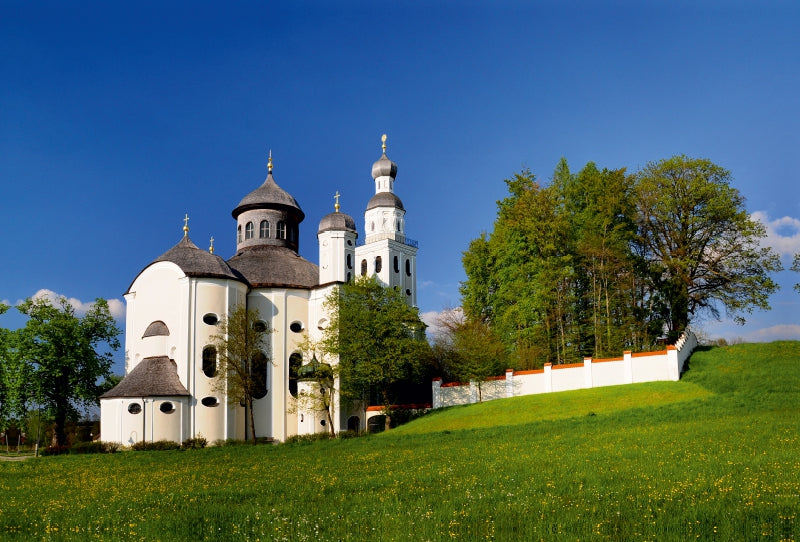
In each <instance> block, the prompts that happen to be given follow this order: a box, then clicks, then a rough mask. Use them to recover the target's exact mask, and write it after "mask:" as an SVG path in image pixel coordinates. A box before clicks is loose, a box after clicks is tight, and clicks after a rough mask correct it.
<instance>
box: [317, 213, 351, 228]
mask: <svg viewBox="0 0 800 542" xmlns="http://www.w3.org/2000/svg"><path fill="white" fill-rule="evenodd" d="M330 230H335V231H342V230H344V231H351V232H353V233H356V221H355V220H353V217H352V216H350V215H346V214H344V213H340V212H338V211H337V212H335V213H331V214H328V215H325V216H323V217H322V220H320V221H319V230H317V233H322V232H324V231H330Z"/></svg>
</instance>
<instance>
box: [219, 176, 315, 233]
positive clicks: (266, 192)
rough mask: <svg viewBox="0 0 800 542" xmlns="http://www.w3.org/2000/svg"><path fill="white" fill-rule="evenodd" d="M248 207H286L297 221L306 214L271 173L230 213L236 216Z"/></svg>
mask: <svg viewBox="0 0 800 542" xmlns="http://www.w3.org/2000/svg"><path fill="white" fill-rule="evenodd" d="M250 209H286V210H288V211H290V212H291V213H293V214H294V215H295V216H296V217H297V222H302V221H303V218H305V216H306V215H305V213H303V210H302V209H300V205H298V204H297V201H296V200H295V199H294V198H293V197H292V196H291V195H290V194H289V193H288V192H287V191H286V190H284V189H283V188H281V187H280V186H278V184H277V183H276V182H275V179H273V178H272V173H270V174H269V175H267V178H266V179H265V180H264V184H262V185H261V186H259V187H258V188H256V189H255V190H253V191H252V192H250V193H249V194H247V195H246V196H245V197H244V198H243V199H242V201H240V202H239V205H237V206H236V209H234V210H233V213H231V214H233V218H237V217H238V216H239V215H240V214H242V213H243V212H245V211H249V210H250Z"/></svg>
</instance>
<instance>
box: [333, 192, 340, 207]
mask: <svg viewBox="0 0 800 542" xmlns="http://www.w3.org/2000/svg"><path fill="white" fill-rule="evenodd" d="M333 197H334V199H335V200H336V204H335V205H334V206H333V208H334V209H336V212H337V213H338V212H339V197H340V196H339V191H338V190H337V191H336V193H335V194H334V195H333Z"/></svg>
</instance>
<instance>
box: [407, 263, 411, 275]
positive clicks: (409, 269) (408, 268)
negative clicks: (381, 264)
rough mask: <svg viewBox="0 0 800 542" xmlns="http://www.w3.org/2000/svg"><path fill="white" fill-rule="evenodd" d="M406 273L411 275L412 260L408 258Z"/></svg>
mask: <svg viewBox="0 0 800 542" xmlns="http://www.w3.org/2000/svg"><path fill="white" fill-rule="evenodd" d="M406 275H408V276H409V277H410V276H411V260H406Z"/></svg>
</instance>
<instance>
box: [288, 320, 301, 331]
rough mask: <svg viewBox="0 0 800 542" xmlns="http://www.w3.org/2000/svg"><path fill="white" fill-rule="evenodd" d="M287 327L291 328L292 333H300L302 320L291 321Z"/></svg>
mask: <svg viewBox="0 0 800 542" xmlns="http://www.w3.org/2000/svg"><path fill="white" fill-rule="evenodd" d="M289 329H291V330H292V333H300V332H301V331H303V322H292V323H291V324H289Z"/></svg>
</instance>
